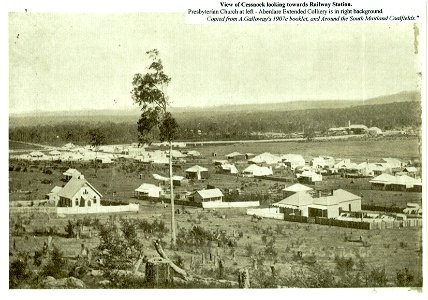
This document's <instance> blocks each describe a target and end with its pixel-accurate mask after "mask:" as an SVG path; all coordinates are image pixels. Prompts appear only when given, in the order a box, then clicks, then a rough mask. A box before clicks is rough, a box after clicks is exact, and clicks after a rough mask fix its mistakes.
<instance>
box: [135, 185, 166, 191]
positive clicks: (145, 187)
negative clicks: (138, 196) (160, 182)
mask: <svg viewBox="0 0 428 300" xmlns="http://www.w3.org/2000/svg"><path fill="white" fill-rule="evenodd" d="M135 191H136V192H141V193H148V192H152V191H156V192H159V191H162V188H160V187H158V186H157V185H154V184H151V183H143V184H142V185H140V186H139V187H138V188H136V189H135Z"/></svg>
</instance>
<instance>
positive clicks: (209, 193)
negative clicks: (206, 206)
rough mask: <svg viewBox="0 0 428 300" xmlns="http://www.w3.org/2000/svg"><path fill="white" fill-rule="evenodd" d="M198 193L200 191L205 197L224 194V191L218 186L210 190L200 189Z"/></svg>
mask: <svg viewBox="0 0 428 300" xmlns="http://www.w3.org/2000/svg"><path fill="white" fill-rule="evenodd" d="M196 193H198V194H199V195H200V196H201V197H202V198H203V199H207V198H214V197H223V196H224V195H223V193H222V192H221V191H220V190H219V189H218V188H215V189H209V190H200V191H197V192H196Z"/></svg>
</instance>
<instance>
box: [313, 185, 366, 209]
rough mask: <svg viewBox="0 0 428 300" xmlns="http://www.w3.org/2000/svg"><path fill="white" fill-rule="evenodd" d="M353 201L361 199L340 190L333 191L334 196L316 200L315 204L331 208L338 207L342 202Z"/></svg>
mask: <svg viewBox="0 0 428 300" xmlns="http://www.w3.org/2000/svg"><path fill="white" fill-rule="evenodd" d="M352 200H361V197H359V196H357V195H354V194H352V193H350V192H347V191H345V190H342V189H338V190H335V191H333V195H330V196H324V197H319V198H314V201H313V203H314V204H319V205H324V206H330V205H336V204H339V203H341V202H347V201H352Z"/></svg>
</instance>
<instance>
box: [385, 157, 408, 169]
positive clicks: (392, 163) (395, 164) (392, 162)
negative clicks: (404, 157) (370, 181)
mask: <svg viewBox="0 0 428 300" xmlns="http://www.w3.org/2000/svg"><path fill="white" fill-rule="evenodd" d="M381 162H382V163H385V164H387V165H388V166H389V167H390V168H391V169H393V168H401V167H402V166H403V163H402V162H401V161H400V160H399V159H396V158H391V157H387V158H382V160H381Z"/></svg>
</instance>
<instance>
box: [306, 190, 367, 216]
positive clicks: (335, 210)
mask: <svg viewBox="0 0 428 300" xmlns="http://www.w3.org/2000/svg"><path fill="white" fill-rule="evenodd" d="M313 199H314V200H313V204H311V205H309V207H308V217H326V218H337V217H339V216H340V214H341V212H342V211H360V210H361V197H359V196H357V195H354V194H352V193H349V192H347V191H345V190H342V189H338V190H335V191H332V193H331V195H328V196H321V195H319V197H315V198H313Z"/></svg>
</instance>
